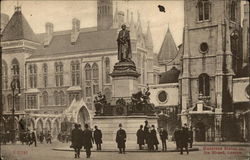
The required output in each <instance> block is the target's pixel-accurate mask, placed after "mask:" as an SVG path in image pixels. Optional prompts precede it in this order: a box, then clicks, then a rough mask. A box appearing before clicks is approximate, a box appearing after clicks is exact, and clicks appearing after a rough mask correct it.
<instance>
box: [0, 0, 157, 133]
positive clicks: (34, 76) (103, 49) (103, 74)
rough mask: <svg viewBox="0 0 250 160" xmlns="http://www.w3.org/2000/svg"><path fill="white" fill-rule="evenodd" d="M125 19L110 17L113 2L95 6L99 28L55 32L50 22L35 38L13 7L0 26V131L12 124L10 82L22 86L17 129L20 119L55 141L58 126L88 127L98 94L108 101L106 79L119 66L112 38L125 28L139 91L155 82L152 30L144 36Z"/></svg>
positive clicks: (100, 0)
mask: <svg viewBox="0 0 250 160" xmlns="http://www.w3.org/2000/svg"><path fill="white" fill-rule="evenodd" d="M128 14H131V15H128ZM83 16H84V15H83ZM1 17H2V16H1ZM127 17H130V18H127V21H124V19H125V17H124V12H122V11H118V9H117V8H116V10H115V12H114V15H113V1H112V0H104V1H103V0H98V1H97V27H90V28H81V26H80V21H79V20H78V19H77V18H74V19H72V29H71V30H64V31H55V30H54V25H53V23H51V22H48V23H46V24H45V33H41V34H35V33H34V32H33V30H32V28H31V27H30V25H29V23H28V22H27V20H26V19H25V17H24V16H23V14H22V12H21V8H20V7H16V9H15V12H14V14H13V15H12V17H11V19H10V20H9V21H8V20H6V21H4V22H5V23H4V24H3V25H6V26H5V28H4V30H3V32H2V33H3V37H2V43H1V45H2V47H3V66H2V70H3V82H4V83H3V97H2V99H3V106H4V112H3V113H4V116H3V118H4V121H3V122H4V124H1V125H2V127H3V126H8V125H9V126H10V123H11V121H10V120H11V118H10V117H11V116H10V115H11V109H12V99H13V97H12V93H11V89H10V87H9V86H10V83H11V81H12V79H13V77H14V76H15V77H18V79H20V83H21V96H19V97H15V117H16V128H17V127H18V121H20V120H21V119H24V120H25V122H26V123H27V126H28V127H29V128H30V129H35V128H36V129H37V131H38V132H40V131H42V130H45V131H46V130H53V134H54V135H56V134H57V133H58V131H59V130H60V128H61V122H62V121H69V122H79V123H82V124H84V123H90V124H91V123H92V119H91V117H92V115H93V113H94V107H93V100H94V98H93V97H94V96H95V95H96V94H97V92H99V91H101V92H102V93H104V94H105V95H106V97H107V100H108V101H111V95H112V85H111V84H112V78H111V77H110V76H109V74H110V73H111V71H112V69H113V66H114V64H115V63H116V62H117V61H118V60H117V42H116V38H117V34H118V31H119V30H120V25H121V24H123V23H126V24H127V25H128V26H129V30H130V35H131V44H132V53H133V55H132V57H133V61H134V62H135V63H136V67H137V70H138V72H139V73H140V74H141V77H140V79H139V88H140V89H143V88H144V87H145V86H146V84H147V83H148V84H153V83H155V82H157V80H156V79H157V77H158V75H157V73H158V72H157V67H156V68H154V67H153V66H154V62H153V61H154V59H153V58H154V56H153V42H152V35H151V31H150V26H149V25H148V26H147V32H146V33H143V32H142V27H143V26H142V25H141V21H140V18H138V19H137V22H135V21H134V19H133V13H129V12H128V13H127ZM138 17H139V16H138ZM5 19H6V18H5ZM7 19H8V18H7ZM12 70H13V71H12Z"/></svg>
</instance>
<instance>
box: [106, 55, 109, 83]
mask: <svg viewBox="0 0 250 160" xmlns="http://www.w3.org/2000/svg"><path fill="white" fill-rule="evenodd" d="M109 73H110V60H109V58H108V57H107V58H106V59H105V74H106V75H105V77H106V83H110V76H109Z"/></svg>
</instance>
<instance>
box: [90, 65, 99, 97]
mask: <svg viewBox="0 0 250 160" xmlns="http://www.w3.org/2000/svg"><path fill="white" fill-rule="evenodd" d="M92 71H93V80H92V82H93V94H97V93H98V92H99V85H98V83H99V69H98V65H97V64H96V63H94V64H93V65H92Z"/></svg>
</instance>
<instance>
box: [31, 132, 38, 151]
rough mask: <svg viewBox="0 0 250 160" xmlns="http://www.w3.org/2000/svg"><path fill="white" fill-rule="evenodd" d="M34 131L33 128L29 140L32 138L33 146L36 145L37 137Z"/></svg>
mask: <svg viewBox="0 0 250 160" xmlns="http://www.w3.org/2000/svg"><path fill="white" fill-rule="evenodd" d="M35 132H36V131H35V130H33V131H32V133H31V140H32V142H34V144H35V147H36V139H37V137H36V133H35Z"/></svg>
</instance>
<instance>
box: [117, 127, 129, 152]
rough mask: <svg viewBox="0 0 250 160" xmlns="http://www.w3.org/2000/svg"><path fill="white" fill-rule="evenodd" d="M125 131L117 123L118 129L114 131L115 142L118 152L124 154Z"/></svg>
mask: <svg viewBox="0 0 250 160" xmlns="http://www.w3.org/2000/svg"><path fill="white" fill-rule="evenodd" d="M126 138H127V136H126V131H125V130H124V129H122V124H121V123H120V124H119V130H118V131H117V133H116V143H117V147H118V148H119V153H120V154H122V153H123V154H125V148H126V146H125V143H126Z"/></svg>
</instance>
